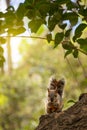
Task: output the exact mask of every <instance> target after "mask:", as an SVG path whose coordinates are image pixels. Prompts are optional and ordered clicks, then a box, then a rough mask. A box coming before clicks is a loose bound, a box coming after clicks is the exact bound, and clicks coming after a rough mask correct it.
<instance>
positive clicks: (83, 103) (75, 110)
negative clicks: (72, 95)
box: [36, 93, 87, 130]
mask: <svg viewBox="0 0 87 130" xmlns="http://www.w3.org/2000/svg"><path fill="white" fill-rule="evenodd" d="M39 120H40V121H39V125H38V127H37V128H36V130H87V93H84V94H81V96H80V97H79V100H78V101H77V102H76V103H75V104H74V105H73V106H71V107H70V108H68V109H67V110H65V111H62V112H60V113H51V114H48V115H42V116H41V117H40V119H39Z"/></svg>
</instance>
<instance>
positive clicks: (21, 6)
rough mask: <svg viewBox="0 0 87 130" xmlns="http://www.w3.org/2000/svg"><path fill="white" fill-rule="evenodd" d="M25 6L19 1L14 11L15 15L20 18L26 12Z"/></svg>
mask: <svg viewBox="0 0 87 130" xmlns="http://www.w3.org/2000/svg"><path fill="white" fill-rule="evenodd" d="M26 11H27V10H26V8H25V5H24V4H23V3H20V5H19V7H18V9H17V11H16V15H17V16H18V18H19V19H20V20H21V19H22V18H23V17H24V16H25V14H26Z"/></svg>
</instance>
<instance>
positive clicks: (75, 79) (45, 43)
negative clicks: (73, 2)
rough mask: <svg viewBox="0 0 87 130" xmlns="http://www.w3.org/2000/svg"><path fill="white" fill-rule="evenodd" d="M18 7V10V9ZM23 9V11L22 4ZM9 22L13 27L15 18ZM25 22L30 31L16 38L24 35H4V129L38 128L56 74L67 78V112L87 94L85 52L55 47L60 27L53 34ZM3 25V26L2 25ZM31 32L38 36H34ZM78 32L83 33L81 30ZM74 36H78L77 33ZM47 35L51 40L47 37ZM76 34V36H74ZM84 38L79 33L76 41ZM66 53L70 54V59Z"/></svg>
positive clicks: (0, 92)
mask: <svg viewBox="0 0 87 130" xmlns="http://www.w3.org/2000/svg"><path fill="white" fill-rule="evenodd" d="M26 1H27V0H26ZM0 2H1V1H0ZM5 2H7V3H5V4H6V6H7V5H8V4H9V2H8V1H5ZM11 2H12V1H11ZM11 2H10V3H11ZM30 2H31V1H30ZM80 2H82V3H81V5H82V7H83V6H84V5H85V9H87V8H86V7H87V1H85V0H83V1H80ZM11 4H13V5H12V6H14V5H15V4H14V2H13V3H11ZM60 4H61V2H60ZM62 4H65V3H62ZM12 6H10V8H8V10H7V12H8V13H9V14H7V16H10V13H11V12H10V11H13V7H12ZM16 6H17V4H16ZM16 6H15V9H16V10H17V7H16ZM3 7H4V6H3ZM19 7H20V9H21V5H19ZM71 8H72V7H71ZM22 9H23V7H22ZM86 11H87V10H86ZM42 13H43V12H42ZM19 14H20V13H19ZM86 15H87V14H86ZM7 16H5V17H7ZM11 16H12V14H11ZM69 16H70V15H69ZM84 17H85V16H84ZM0 18H1V19H0V20H1V21H0V22H2V20H3V19H2V13H0ZM7 18H8V17H7ZM8 19H9V20H8V21H6V22H7V23H6V24H7V25H8V28H10V26H11V24H8V22H9V23H10V22H11V21H12V19H10V18H8ZM86 20H87V19H86ZM24 21H25V24H24V25H23V26H24V27H25V28H26V30H27V31H26V32H24V31H25V30H24V28H20V29H19V30H20V31H19V32H18V30H17V32H16V35H17V33H18V34H20V35H18V36H16V35H15V31H13V35H10V37H9V35H7V34H4V35H3V33H2V32H3V29H2V30H1V32H0V38H1V39H0V66H1V70H0V71H1V73H0V130H34V129H35V127H36V126H37V125H38V120H39V117H40V116H41V115H42V114H45V102H46V93H47V86H48V82H49V78H50V76H52V75H54V74H55V75H56V77H57V79H59V78H61V77H65V79H66V85H65V88H64V99H63V100H64V108H63V110H65V109H67V108H68V107H70V106H71V105H72V104H73V103H74V102H75V101H77V100H78V97H79V95H80V94H81V93H83V92H86V91H87V62H86V60H87V56H86V55H85V54H84V53H81V52H79V54H78V51H77V49H76V48H75V51H73V52H72V51H71V50H70V48H69V49H68V48H67V46H65V47H62V46H61V44H60V45H58V43H57V44H56V43H55V44H54V41H53V40H52V38H51V36H52V37H53V38H55V34H56V33H57V31H58V32H59V33H60V37H62V33H61V29H60V28H59V27H57V26H56V27H55V28H54V27H53V31H52V30H51V29H52V28H50V32H51V31H52V32H51V33H49V30H48V29H47V28H46V26H44V25H41V26H40V27H38V28H35V27H34V28H33V26H32V24H30V28H31V30H30V29H29V28H28V27H27V24H26V23H28V19H27V18H25V19H24ZM71 21H72V20H71ZM39 22H40V21H39ZM78 23H81V19H80V20H78ZM83 23H84V25H86V24H87V23H86V22H83ZM21 24H22V23H21V22H20V25H21ZM36 24H37V23H36ZM74 24H76V23H74ZM9 25H10V26H9ZM37 25H38V24H37ZM0 26H1V27H2V25H0ZM53 26H54V25H53ZM68 26H69V22H68ZM86 26H87V25H86ZM86 26H85V27H84V28H85V30H84V31H83V29H84V28H83V27H82V28H81V27H80V28H81V31H83V34H82V38H86V37H87V28H86ZM6 28H7V26H6ZM6 28H5V29H6ZM21 30H22V31H21ZM72 30H74V29H72ZM5 31H7V30H5ZM11 31H12V30H11V28H10V30H9V31H8V32H9V33H8V34H11ZM70 31H71V28H69V29H68V31H65V35H66V37H68V36H69V35H70ZM22 32H24V33H22ZM31 32H35V33H33V34H32V35H31ZM72 32H73V31H72ZM77 32H78V33H79V31H78V30H77ZM21 33H22V34H21ZM74 33H75V34H76V32H74ZM46 35H47V40H46V38H44V36H46ZM72 35H73V33H72V34H71V37H72ZM80 36H81V35H80ZM80 36H78V35H77V34H76V38H79V37H80ZM58 38H59V37H58ZM76 38H75V37H74V40H76ZM57 40H58V39H57ZM81 40H83V39H81ZM60 41H61V39H60ZM58 42H59V41H58ZM4 43H6V44H4ZM85 44H87V42H86V43H85ZM85 44H84V46H85ZM57 45H58V46H57ZM15 46H16V48H15ZM54 46H56V48H54ZM64 49H65V50H64ZM82 49H83V50H85V51H87V47H86V46H85V47H83V46H82ZM66 50H68V51H67V52H68V53H66ZM2 53H3V55H2ZM71 53H72V54H71ZM65 54H66V55H68V54H69V55H68V56H67V57H66V55H65ZM73 56H74V57H73Z"/></svg>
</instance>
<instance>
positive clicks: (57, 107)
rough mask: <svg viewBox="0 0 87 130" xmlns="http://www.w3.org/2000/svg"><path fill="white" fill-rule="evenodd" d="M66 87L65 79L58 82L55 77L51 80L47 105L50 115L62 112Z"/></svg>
mask: <svg viewBox="0 0 87 130" xmlns="http://www.w3.org/2000/svg"><path fill="white" fill-rule="evenodd" d="M64 86H65V79H64V78H61V79H60V80H56V78H55V77H52V78H51V79H50V82H49V85H48V96H47V103H46V112H47V113H48V114H50V113H52V112H60V111H62V107H63V102H62V95H63V90H64Z"/></svg>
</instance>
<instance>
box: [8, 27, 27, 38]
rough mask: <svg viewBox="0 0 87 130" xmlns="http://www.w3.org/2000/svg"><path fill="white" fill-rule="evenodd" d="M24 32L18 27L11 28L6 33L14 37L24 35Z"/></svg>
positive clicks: (22, 28)
mask: <svg viewBox="0 0 87 130" xmlns="http://www.w3.org/2000/svg"><path fill="white" fill-rule="evenodd" d="M25 31H26V29H25V28H24V27H18V28H16V29H15V28H11V29H9V30H8V33H9V34H13V35H14V36H15V35H19V34H21V33H24V32H25Z"/></svg>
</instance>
